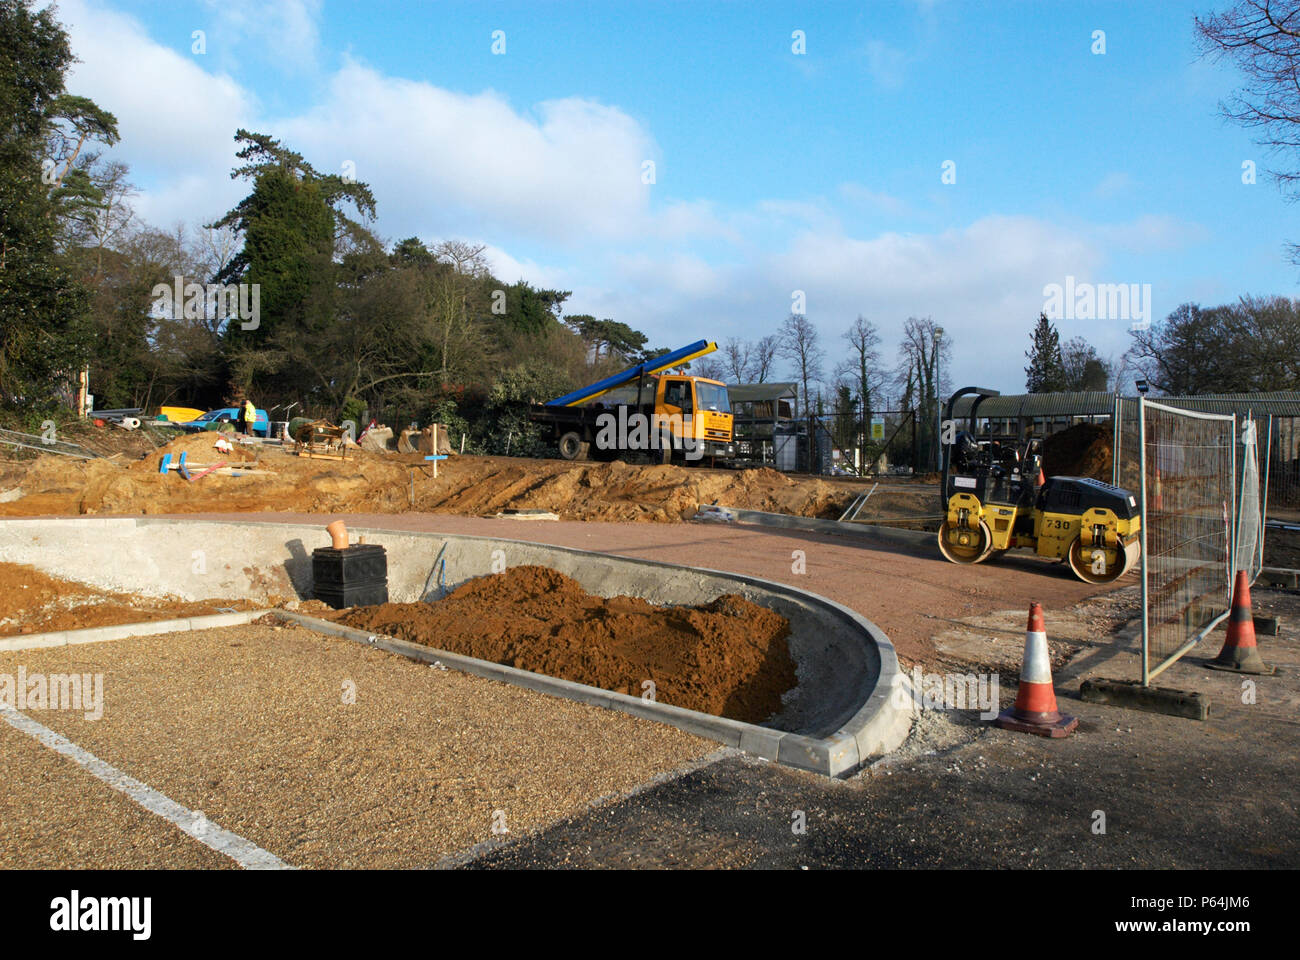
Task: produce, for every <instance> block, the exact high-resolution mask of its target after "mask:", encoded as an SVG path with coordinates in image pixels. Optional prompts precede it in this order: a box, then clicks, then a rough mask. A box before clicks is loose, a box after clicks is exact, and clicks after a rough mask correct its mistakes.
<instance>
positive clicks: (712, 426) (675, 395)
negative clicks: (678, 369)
mask: <svg viewBox="0 0 1300 960" xmlns="http://www.w3.org/2000/svg"><path fill="white" fill-rule="evenodd" d="M655 413H657V414H658V415H659V416H661V417H666V418H667V422H668V424H669V426H670V429H671V430H672V431H673V435H674V436H677V437H692V438H694V439H695V440H696V441H697V442H699V443H703V444H704V455H705V456H730V455H731V453H732V449H731V441H732V420H733V418H732V415H731V403H730V401H729V400H728V397H727V385H726V384H725V383H722V382H721V381H719V380H706V379H705V378H704V377H688V376H680V375H671V376H663V375H661V376H660V377H659V383H658V385H657V387H656V389H655Z"/></svg>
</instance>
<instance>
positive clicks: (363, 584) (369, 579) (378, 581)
mask: <svg viewBox="0 0 1300 960" xmlns="http://www.w3.org/2000/svg"><path fill="white" fill-rule="evenodd" d="M311 575H312V583H313V585H312V593H313V595H314V596H315V597H316V599H317V600H321V601H323V602H325V603H328V604H329V605H330V606H331V607H333V608H334V609H335V610H342V609H343V608H344V607H368V606H372V605H374V604H378V603H387V602H388V554H387V552H386V551H385V550H384V548H383V547H382V546H380V545H379V544H377V543H356V544H352V545H351V546H348V547H345V548H344V549H342V550H336V549H334V548H333V547H317V548H316V549H315V550H313V551H312V553H311Z"/></svg>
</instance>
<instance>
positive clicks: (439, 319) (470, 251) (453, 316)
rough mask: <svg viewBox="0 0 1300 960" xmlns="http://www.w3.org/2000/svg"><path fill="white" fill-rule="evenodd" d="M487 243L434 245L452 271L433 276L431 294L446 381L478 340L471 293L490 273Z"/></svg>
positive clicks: (445, 243)
mask: <svg viewBox="0 0 1300 960" xmlns="http://www.w3.org/2000/svg"><path fill="white" fill-rule="evenodd" d="M486 249H487V245H486V244H481V243H479V244H473V243H466V242H464V241H462V240H444V241H443V242H442V243H439V244H438V245H437V246H436V247H434V248H433V255H434V258H435V259H436V260H437V261H438V262H439V263H442V264H445V265H447V266H449V267H450V268H451V269H450V270H442V271H438V273H436V274H435V275H434V282H433V289H432V291H431V297H430V319H431V320H432V322H433V326H434V330H435V334H436V340H437V341H438V343H439V346H440V350H439V353H440V356H441V363H442V365H441V368H440V369H439V373H440V374H441V375H442V379H443V381H444V382H446V380H447V378H448V375H449V374H450V373H451V372H454V371H457V370H458V368H459V367H460V365H461V362H462V361H463V360H464V359H465V358H466V355H467V354H468V353H470V352H471V348H472V345H473V343H474V342H475V340H476V328H477V324H476V323H475V321H474V318H473V314H472V312H471V310H470V303H469V301H470V296H471V293H472V291H473V289H474V287H475V282H474V281H476V280H479V279H481V278H483V277H485V276H487V274H488V265H487V260H486V259H485V258H484V256H483V251H484V250H486Z"/></svg>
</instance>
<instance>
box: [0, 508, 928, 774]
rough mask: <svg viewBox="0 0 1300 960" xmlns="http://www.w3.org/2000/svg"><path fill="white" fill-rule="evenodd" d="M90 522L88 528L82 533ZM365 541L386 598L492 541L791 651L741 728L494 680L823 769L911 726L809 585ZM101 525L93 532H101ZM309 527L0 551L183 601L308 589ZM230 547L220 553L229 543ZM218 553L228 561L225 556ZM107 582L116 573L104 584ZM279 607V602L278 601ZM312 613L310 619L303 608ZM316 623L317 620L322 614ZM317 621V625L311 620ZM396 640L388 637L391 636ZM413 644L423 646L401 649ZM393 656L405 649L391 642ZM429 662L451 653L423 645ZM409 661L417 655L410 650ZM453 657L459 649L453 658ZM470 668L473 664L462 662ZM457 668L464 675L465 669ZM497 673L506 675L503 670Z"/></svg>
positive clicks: (21, 541)
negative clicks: (778, 624)
mask: <svg viewBox="0 0 1300 960" xmlns="http://www.w3.org/2000/svg"><path fill="white" fill-rule="evenodd" d="M92 530H93V532H94V536H90V535H89V534H90V533H91V531H92ZM352 532H353V533H357V534H364V535H365V536H366V540H367V542H368V543H381V544H383V545H385V546H386V547H387V549H388V551H389V557H390V563H389V567H390V574H389V580H390V596H391V597H392V598H393V599H394V600H408V601H409V600H414V599H418V598H419V597H420V596H421V595H422V591H423V588H424V585H425V583H426V581H428V579H429V574H428V568H429V566H430V565H431V564H433V563H434V561H435V557H440V556H444V554H443V551H445V564H446V569H447V571H448V577H447V583H446V589H452V588H454V587H455V586H456V585H458V584H459V583H461V582H464V581H465V580H468V579H471V578H473V577H475V576H481V575H483V574H485V573H488V572H490V570H491V568H492V566H493V564H494V563H496V560H495V556H496V554H497V551H499V550H504V551H506V552H508V553H509V554H510V557H511V559H510V562H509V563H508V564H507V565H508V566H518V565H523V564H527V563H538V564H542V565H546V566H551V567H552V568H554V569H557V570H559V571H560V572H562V573H565V574H567V575H569V576H572V577H574V578H575V579H576V580H578V581H579V582H580V583H581V584H582V585H583V586H584V587H585V588H586V589H588V590H590V591H591V592H593V593H597V594H600V595H602V596H614V595H616V594H618V593H629V594H633V595H637V596H641V597H644V598H645V599H647V600H649V601H651V602H654V603H667V604H690V603H698V602H707V601H708V600H711V599H713V598H714V597H716V596H717V595H718V594H719V593H724V592H734V593H739V594H742V595H745V596H747V597H748V598H749V599H751V600H757V601H761V602H764V603H766V604H767V605H769V606H772V607H773V608H775V609H777V610H778V611H779V612H781V613H783V614H785V615H787V616H789V617H790V618H791V622H792V625H793V626H795V628H796V629H795V634H794V635H793V636H792V639H791V652H792V655H793V656H794V657H795V659H796V666H797V669H798V672H799V686H798V687H796V688H795V690H794V691H792V693H791V695H790V698H789V699H788V700H787V702H786V704H785V706H783V710H782V713H781V714H780V715H778V717H776V718H774V720H773V721H769V722H768V723H767V724H766V725H762V726H760V725H757V724H743V723H739V722H737V721H731V720H724V719H721V718H717V717H712V716H710V715H708V714H703V713H696V712H695V711H690V710H684V709H682V708H679V707H672V706H671V705H668V704H660V703H646V702H643V701H641V700H640V699H638V698H636V697H627V696H623V695H619V694H614V693H611V692H609V691H598V690H594V688H588V687H584V686H583V685H582V684H572V685H571V687H572V689H570V687H569V686H566V684H567V682H566V681H560V680H557V679H556V678H551V677H543V676H541V675H539V674H532V673H528V672H527V671H515V670H512V669H511V668H505V667H502V666H500V665H497V664H485V665H483V667H482V669H487V668H490V669H491V671H493V673H492V674H491V675H492V676H494V677H495V678H496V679H505V680H506V682H512V683H518V684H521V685H524V686H529V687H531V688H532V689H539V690H543V692H548V693H555V694H556V695H561V696H564V695H566V693H563V692H560V691H568V692H569V693H574V692H576V691H579V690H580V691H582V696H581V699H585V700H586V701H587V702H592V701H591V699H590V698H593V697H594V698H596V699H597V700H598V701H599V702H600V705H602V706H608V707H609V708H611V709H618V710H622V711H623V712H627V713H630V714H633V715H636V716H643V717H647V718H649V719H654V720H657V721H660V722H665V723H670V724H672V725H674V726H678V727H680V728H682V729H686V730H689V731H691V732H695V733H698V734H700V735H702V736H706V737H709V738H710V739H715V740H718V741H719V742H722V743H724V744H728V745H731V746H736V747H739V748H740V749H743V750H746V751H748V752H752V753H754V754H756V755H758V756H761V757H765V758H767V759H771V760H776V761H777V762H780V763H784V764H788V765H791V766H797V767H801V768H803V769H810V770H815V771H817V772H820V773H823V774H826V775H830V776H836V775H841V774H846V773H849V772H851V771H852V770H854V769H856V767H858V766H859V765H861V764H863V763H865V762H867V761H869V760H870V759H871V758H873V757H875V756H878V755H880V754H882V753H885V752H888V751H890V750H892V749H895V748H896V747H898V746H899V745H901V743H902V742H903V741H904V740H905V739H906V737H907V735H908V733H909V731H910V729H911V717H912V709H911V703H910V698H909V697H898V698H894V697H892V696H891V692H892V691H893V690H894V688H895V687H896V686H897V685H899V684H903V685H906V680H905V678H904V677H903V676H902V673H901V671H900V668H899V665H898V659H897V655H896V653H895V651H894V647H893V644H892V643H891V642H890V641H889V639H888V637H886V636H885V634H884V633H883V632H882V631H881V630H880V629H879V628H878V627H877V626H875V625H874V624H873V623H871V622H870V621H869V620H867V619H866V618H864V617H862V616H860V615H858V614H857V613H855V612H854V611H852V610H849V609H848V608H846V607H843V606H841V605H839V604H837V603H834V602H833V601H831V600H828V599H826V598H824V597H820V596H818V595H816V594H813V593H810V592H807V591H803V590H799V589H797V588H795V587H790V586H787V585H785V584H781V583H776V582H773V581H768V580H763V579H761V578H757V577H750V576H745V575H741V574H733V573H728V572H724V571H717V570H709V569H705V568H697V567H681V566H678V565H675V564H669V563H664V562H661V561H657V560H642V559H639V558H631V557H622V556H618V555H612V554H601V553H593V552H591V551H586V550H578V549H574V548H570V547H558V546H552V545H548V544H538V543H532V542H529V541H518V540H507V539H502V538H495V537H478V536H462V535H450V534H441V533H431V532H413V531H399V530H388V529H383V528H375V527H361V528H352ZM105 534H107V536H105ZM323 539H325V538H324V534H323V532H322V528H321V527H320V526H318V525H308V524H284V523H268V522H265V521H262V522H256V521H253V522H239V521H226V520H205V519H197V518H196V519H194V520H189V519H184V520H181V519H170V518H168V519H164V518H148V517H143V518H77V519H58V520H52V521H51V520H42V521H30V520H6V521H0V559H5V560H12V561H15V562H21V563H31V564H33V565H34V566H37V567H38V568H39V569H43V570H45V571H46V572H49V573H52V574H56V575H62V576H68V577H70V578H72V579H80V580H82V581H84V582H97V581H98V582H97V585H100V586H110V587H117V586H118V583H120V582H121V579H122V576H123V574H125V575H126V576H127V577H128V578H129V580H130V581H132V588H133V589H135V590H136V591H137V592H139V589H140V588H139V584H140V580H141V577H140V576H139V571H138V570H136V569H135V568H134V567H133V568H131V570H130V572H129V573H128V572H127V569H126V568H127V565H126V564H123V563H122V562H121V559H122V558H123V557H124V556H133V557H135V560H136V565H137V566H139V567H141V568H142V569H144V570H145V572H147V573H148V574H149V576H148V577H147V578H146V579H148V581H149V584H150V588H151V589H152V590H154V591H155V592H157V593H159V594H160V595H161V594H167V593H174V594H177V595H180V596H183V597H184V596H187V595H188V594H194V595H193V596H192V597H190V598H191V599H200V598H201V597H200V596H199V594H202V596H211V595H212V591H213V590H214V589H220V590H225V591H230V592H243V593H248V594H256V593H258V592H259V591H260V592H261V593H263V594H266V595H268V596H269V595H270V594H271V592H273V591H279V592H281V593H282V594H297V595H300V596H310V595H311V593H310V590H311V583H310V569H311V563H310V553H309V551H308V550H307V548H306V546H305V544H308V543H311V542H313V541H317V540H323ZM196 543H198V544H201V545H205V546H206V547H207V549H208V560H207V563H208V568H209V570H210V571H212V573H210V574H209V575H208V576H206V577H201V578H195V577H193V576H191V573H190V566H189V563H188V560H189V556H190V554H189V551H190V549H191V547H192V546H193V545H194V544H196ZM232 550H234V551H237V552H236V553H234V554H233V555H231V554H230V553H229V551H232ZM226 560H229V561H230V562H225V561H226ZM114 581H117V582H114ZM282 612H283V613H287V612H288V611H282ZM313 619H314V618H313ZM322 622H323V621H322ZM318 629H321V628H319V627H318ZM395 642H396V641H395ZM413 647H414V649H415V650H416V651H418V652H427V650H428V648H424V647H420V646H419V645H413ZM394 652H400V653H401V654H402V655H408V656H409V655H410V654H411V651H410V650H408V649H402V650H400V651H396V650H395V651H394ZM434 658H435V659H440V660H442V661H443V662H444V663H446V664H449V665H451V664H453V663H454V662H457V661H456V660H455V659H454V658H453V655H451V654H446V655H444V654H442V653H441V652H436V653H435V654H434ZM417 659H423V658H422V657H421V658H417ZM464 659H465V660H466V661H467V662H468V661H470V659H471V658H464ZM473 663H474V664H475V665H476V667H477V665H478V664H479V663H481V662H479V661H473ZM465 668H466V669H467V670H468V672H475V671H474V670H469V669H468V666H466V667H465ZM507 678H508V679H507Z"/></svg>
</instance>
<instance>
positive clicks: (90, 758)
mask: <svg viewBox="0 0 1300 960" xmlns="http://www.w3.org/2000/svg"><path fill="white" fill-rule="evenodd" d="M0 716H3V717H4V719H5V722H6V723H8V724H9V725H10V726H11V727H13V728H14V729H15V730H21V731H22V732H23V733H25V734H27V735H28V736H29V737H32V738H34V739H36V740H39V741H40V742H41V743H43V744H45V746H47V747H49V748H50V749H51V750H53V751H54V752H56V753H61V754H63V755H64V756H65V757H67V758H68V759H70V760H72V761H73V762H74V763H78V764H80V765H81V766H83V767H85V768H86V770H88V771H89V772H90V773H91V774H92V775H93V776H95V777H97V778H98V779H100V780H102V781H103V782H104V783H106V784H108V785H109V786H110V787H112V788H113V789H114V790H120V791H121V792H122V793H125V794H126V795H127V796H128V797H130V798H131V799H132V800H134V801H135V802H136V803H138V804H139V805H140V806H142V807H144V808H145V809H146V810H148V811H149V812H150V813H155V814H157V815H158V816H160V817H162V818H163V819H164V820H169V821H171V822H172V823H173V824H175V825H176V826H177V827H179V828H180V829H181V830H183V831H184V832H185V833H187V834H189V835H190V836H191V837H193V838H194V839H195V840H197V841H198V842H199V843H201V844H203V845H204V846H205V847H209V848H211V849H213V850H215V851H217V853H221V854H224V855H226V856H227V857H229V858H230V859H232V860H234V861H235V862H236V863H237V864H239V865H240V866H241V867H243V868H244V869H246V870H292V869H294V868H293V867H290V866H289V865H288V864H287V863H285V862H284V861H283V860H281V859H280V858H279V857H277V856H276V855H275V854H273V853H268V852H267V851H266V850H263V849H262V848H261V847H259V846H258V845H257V844H255V843H253V842H251V841H249V840H245V839H244V838H243V837H241V836H239V835H238V834H234V833H231V832H230V831H229V830H222V829H221V828H220V827H218V826H217V825H216V824H215V823H213V822H212V821H210V820H208V819H207V817H205V816H204V815H203V814H202V813H201V812H198V811H195V810H190V809H189V808H188V807H183V806H181V805H180V804H179V803H177V802H176V801H175V800H172V799H170V798H169V797H166V796H164V795H163V794H161V793H159V792H158V791H157V790H155V789H154V788H153V787H151V786H149V785H148V784H145V783H141V782H140V781H139V780H137V779H135V778H134V777H132V776H128V775H127V774H125V773H123V772H122V771H121V770H118V769H117V768H116V767H114V766H112V765H111V764H108V763H105V762H104V761H103V760H101V759H99V757H97V756H95V755H94V754H93V753H90V752H89V751H88V750H83V749H82V748H81V747H79V746H77V745H76V744H75V743H73V742H72V741H71V740H69V739H68V738H67V737H64V736H61V735H60V734H57V733H55V732H54V731H53V730H51V729H50V728H49V727H47V726H45V725H44V724H41V723H37V722H36V721H35V720H33V719H32V718H31V717H29V716H27V715H26V714H24V713H20V712H19V711H17V710H15V709H14V708H13V707H11V706H9V705H8V704H0Z"/></svg>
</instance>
